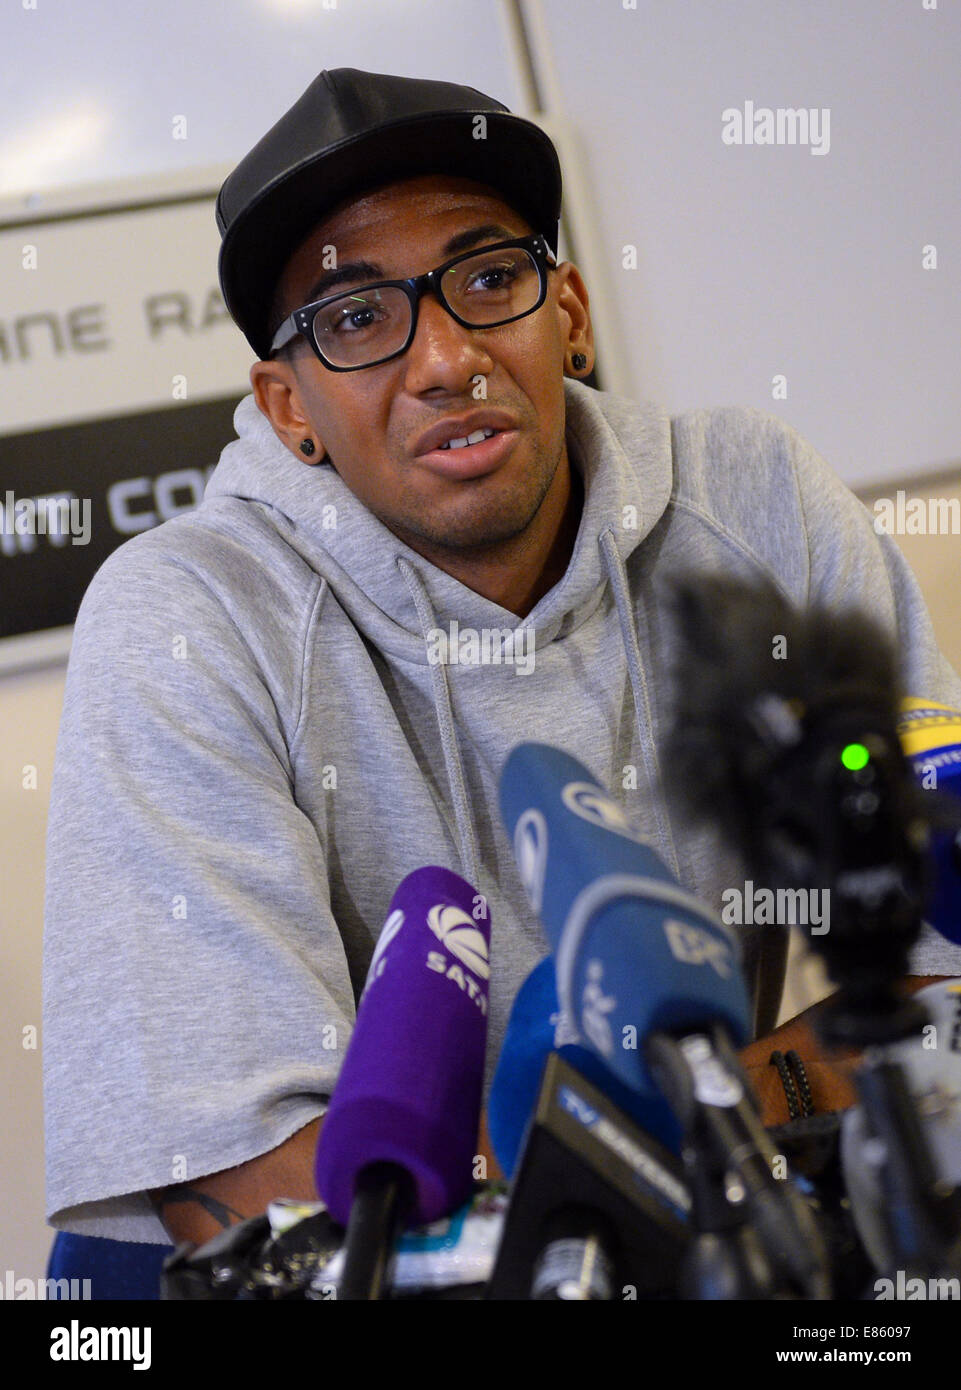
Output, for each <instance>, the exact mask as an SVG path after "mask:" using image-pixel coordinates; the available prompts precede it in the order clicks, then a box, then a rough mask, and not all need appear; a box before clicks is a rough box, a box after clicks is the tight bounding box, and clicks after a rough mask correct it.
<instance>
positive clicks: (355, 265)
mask: <svg viewBox="0 0 961 1390" xmlns="http://www.w3.org/2000/svg"><path fill="white" fill-rule="evenodd" d="M518 235H520V233H518V232H512V231H511V230H510V229H509V228H508V227H502V226H501V225H500V223H499V222H485V223H484V225H483V226H481V227H470V228H468V230H467V231H465V232H457V234H456V235H455V236H452V237H451V239H450V240H449V241H448V242H446V243H445V245H444V246H443V247H442V248H441V256H442V257H443V258H444V259H446V258H447V257H449V256H456V255H457V254H458V253H459V252H461V251H469V250H470V249H471V247H473V246H476V245H477V244H478V242H481V241H489V240H491V238H496V240H497V241H513V240H514V238H515V237H516V236H518ZM389 278H391V277H389V276H388V275H387V272H386V271H385V270H384V267H383V266H382V265H378V263H377V262H376V261H345V262H344V264H343V265H339V266H337V268H336V269H332V270H327V271H325V272H324V274H323V275H321V277H320V279H319V280H317V281H315V282H314V284H313V285H312V286H311V288H310V289H309V290H308V291H307V295H306V298H305V300H304V303H308V304H309V303H311V302H312V301H313V300H315V299H323V297H324V296H325V295H326V294H328V293H329V292H330V291H331V290H333V289H335V288H336V286H337V285H344V284H353V285H356V284H364V283H366V282H368V281H371V280H387V279H389ZM396 278H398V279H403V278H404V277H403V276H398V277H396Z"/></svg>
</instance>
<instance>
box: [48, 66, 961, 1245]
mask: <svg viewBox="0 0 961 1390" xmlns="http://www.w3.org/2000/svg"><path fill="white" fill-rule="evenodd" d="M560 193H561V185H560V173H559V168H558V166H557V159H556V154H555V153H554V151H553V147H552V146H551V145H550V142H549V141H548V140H547V139H546V137H545V136H544V135H543V133H542V132H540V131H539V130H537V128H536V127H534V126H532V125H530V124H529V123H527V122H524V121H520V120H518V119H517V118H516V117H513V116H511V115H510V114H509V113H506V110H505V108H503V107H502V106H500V104H499V103H497V102H494V101H492V100H491V99H490V98H488V97H485V96H483V95H482V94H481V93H478V92H475V91H473V89H469V88H460V87H455V86H452V85H451V84H447V83H434V82H420V81H413V80H410V79H403V78H396V77H391V76H386V75H379V74H369V73H362V72H358V71H356V70H353V69H341V70H337V71H334V72H325V73H322V74H321V75H320V77H318V78H317V79H316V81H315V82H314V83H313V84H311V87H310V88H308V90H307V92H306V93H305V94H304V96H303V97H301V99H300V100H299V101H298V103H296V104H295V106H294V107H293V108H292V109H291V111H289V112H288V113H287V114H286V115H285V116H284V117H283V118H282V119H281V121H280V122H278V124H277V126H275V127H274V129H273V130H272V131H271V132H269V133H268V134H267V135H266V136H265V137H264V139H263V140H262V141H261V142H260V143H259V144H258V145H257V146H256V147H255V149H254V150H253V151H252V152H251V153H250V154H249V155H248V156H247V157H246V159H245V160H244V161H242V163H241V164H240V166H238V169H237V170H235V171H234V173H233V174H232V175H231V177H230V178H229V179H228V180H227V182H226V183H225V185H224V188H223V189H222V190H221V194H220V198H219V199H218V220H219V223H220V227H221V231H222V233H223V237H224V241H223V247H222V253H221V267H220V268H221V283H222V286H223V289H224V295H225V299H226V302H227V304H228V307H229V308H230V310H231V312H232V314H233V315H234V317H235V319H236V320H237V322H238V324H239V325H240V326H241V328H242V329H243V331H244V332H245V334H246V335H247V337H248V340H249V341H250V343H251V346H252V347H253V349H254V351H255V352H256V354H257V356H258V359H259V360H258V361H257V362H256V363H255V364H254V366H253V367H252V369H251V374H250V377H251V385H252V388H253V396H252V398H251V397H248V398H246V399H245V400H244V401H243V402H242V403H241V405H240V406H239V407H238V410H237V413H236V416H235V425H236V428H237V434H238V438H237V440H235V441H233V442H231V443H230V444H228V445H227V446H226V448H225V449H224V451H223V454H222V456H221V461H220V464H219V466H218V468H217V470H216V472H215V474H214V476H213V477H212V479H211V482H210V485H209V487H208V489H207V493H206V495H205V499H204V502H203V504H202V506H201V507H200V508H199V509H197V511H195V512H194V513H191V514H190V515H189V516H184V517H180V518H177V519H175V520H174V521H172V522H168V523H166V524H165V525H164V526H162V527H160V528H158V529H156V530H154V531H152V532H148V533H145V534H143V535H141V536H139V537H137V538H135V539H134V540H132V541H130V542H128V543H127V544H126V545H124V546H122V547H121V548H120V550H118V551H117V552H115V553H114V554H113V555H112V556H111V557H110V558H109V559H108V561H107V562H106V563H105V565H104V566H103V567H102V568H101V570H100V571H99V572H98V574H97V576H96V577H95V579H94V581H93V582H92V584H91V585H90V588H89V589H88V591H87V594H86V595H85V597H84V601H83V605H82V607H81V610H80V614H79V615H78V621H77V626H76V632H75V639H74V646H73V649H72V653H71V661H70V669H69V673H68V683H67V692H66V698H65V704H64V715H63V724H62V728H61V734H60V741H59V744H58V750H57V763H56V773H55V786H54V793H53V799H52V805H51V814H50V827H49V843H48V875H49V877H48V894H47V924H46V944H45V950H46V963H45V989H46V996H45V1030H46V1032H45V1067H46V1084H47V1097H46V1100H47V1125H48V1206H49V1213H50V1218H51V1219H52V1220H53V1221H55V1223H56V1224H59V1225H62V1226H64V1227H66V1228H68V1229H73V1230H78V1231H86V1232H88V1233H91V1234H102V1235H113V1236H117V1237H120V1238H126V1239H141V1240H154V1241H158V1240H164V1239H165V1232H166V1233H169V1234H170V1235H171V1236H173V1237H174V1238H176V1239H178V1240H179V1239H191V1240H196V1241H202V1240H205V1239H207V1238H208V1237H209V1236H211V1235H213V1234H214V1233H215V1232H216V1230H217V1229H218V1228H219V1226H220V1225H221V1224H224V1223H227V1222H229V1221H233V1220H237V1219H240V1218H241V1217H243V1216H248V1215H252V1214H255V1213H258V1212H260V1211H262V1210H263V1209H264V1208H265V1206H266V1204H267V1202H268V1201H269V1200H270V1199H271V1198H272V1197H274V1196H277V1195H287V1196H294V1197H297V1196H302V1197H309V1196H312V1195H313V1179H312V1171H313V1155H314V1148H315V1144H316V1137H317V1131H318V1127H319V1124H320V1123H321V1121H322V1115H323V1110H324V1107H325V1103H326V1098H327V1097H328V1096H329V1094H330V1092H331V1090H332V1088H333V1085H334V1083H335V1081H336V1077H337V1072H338V1069H339V1066H340V1062H341V1060H342V1057H343V1052H344V1047H345V1046H346V1043H347V1040H348V1037H349V1032H350V1026H351V1022H352V1019H353V1015H354V1005H355V999H356V997H357V996H358V994H359V992H360V989H361V987H362V985H363V981H364V976H365V973H366V969H367V965H368V963H369V960H370V956H371V953H372V950H373V946H374V943H375V940H376V937H377V934H378V931H379V928H380V926H381V924H382V922H383V920H384V916H385V914H386V911H387V907H388V904H389V902H390V898H391V896H392V894H393V891H394V889H395V888H396V886H397V885H398V883H400V881H401V880H402V879H403V877H404V876H405V875H406V874H407V873H409V872H410V871H411V870H413V869H415V868H417V867H419V866H421V865H423V864H428V863H440V864H445V865H447V866H448V867H450V868H452V869H454V870H456V871H457V872H459V873H461V874H463V875H464V877H466V878H467V879H468V880H469V881H470V882H471V883H472V884H473V885H474V886H475V887H476V888H477V890H478V892H479V893H480V894H482V895H483V896H484V898H485V899H486V901H487V903H488V904H489V905H490V913H491V924H492V943H493V944H492V980H491V1016H490V1028H491V1032H490V1044H489V1059H488V1078H489V1075H490V1071H491V1069H492V1067H493V1063H494V1062H495V1061H496V1057H497V1053H498V1050H499V1046H500V1041H501V1038H502V1036H503V1031H504V1025H505V1021H506V1016H507V1013H508V1011H509V1008H510V1004H511V1002H512V999H513V997H514V995H515V994H516V991H517V989H518V987H519V985H520V983H521V981H522V980H523V979H524V978H525V976H526V975H527V973H528V972H529V971H530V969H531V968H532V967H533V966H534V965H535V964H536V962H537V961H538V960H539V959H540V958H542V957H543V955H544V953H545V940H544V936H543V933H542V930H541V928H540V927H539V924H538V923H537V921H536V919H535V918H534V917H533V915H532V914H531V913H530V912H529V910H528V909H527V907H526V903H525V899H524V894H523V890H522V887H521V884H520V880H519V877H518V874H517V871H516V868H515V866H514V863H513V859H512V855H511V851H510V846H509V845H508V843H507V840H506V836H505V834H504V831H503V829H502V828H501V826H500V822H499V816H498V813H497V799H496V798H497V779H498V776H499V772H500V769H501V767H502V765H503V762H504V759H505V758H506V756H507V754H508V752H509V751H510V748H511V747H512V746H513V744H514V743H516V742H517V741H519V740H521V739H528V738H530V739H537V740H540V741H543V742H549V743H557V744H559V745H560V746H562V747H564V748H566V749H568V750H569V751H571V752H572V753H574V754H575V755H576V756H577V757H579V758H580V759H581V760H582V761H583V762H585V763H586V764H587V765H588V766H589V767H590V768H591V770H592V771H593V772H594V773H595V775H597V776H598V777H599V778H600V779H601V780H602V781H603V782H605V783H606V784H607V785H609V786H610V787H611V788H612V789H613V791H614V794H615V795H617V796H618V797H619V798H620V799H621V800H622V801H623V803H624V805H625V808H626V810H627V811H628V813H629V814H630V815H631V816H632V817H633V818H634V819H635V821H636V823H637V824H638V825H639V827H640V828H641V830H642V831H643V832H644V833H645V834H646V835H647V836H648V837H649V838H650V839H651V840H652V842H653V843H654V844H655V845H656V846H657V847H658V849H659V851H660V852H661V853H662V855H663V856H664V858H665V860H666V862H668V864H670V865H671V867H672V868H673V869H674V871H675V872H676V873H677V875H678V878H679V879H680V881H681V882H682V883H683V884H684V885H685V886H686V887H688V888H691V889H693V890H694V891H696V892H698V893H700V894H701V895H702V896H703V897H705V898H706V899H707V900H708V901H709V902H711V903H713V905H714V906H715V907H718V905H719V900H720V893H721V891H722V889H723V888H724V886H726V885H732V884H737V883H739V882H742V881H743V877H744V871H743V866H740V865H739V864H737V862H736V861H735V859H734V858H733V857H732V856H731V855H730V853H728V852H726V851H724V850H723V849H722V848H721V846H720V844H719V841H718V837H717V835H715V834H713V833H712V832H710V831H708V830H698V831H694V830H692V829H691V828H690V827H689V826H686V825H682V824H680V823H676V822H675V821H672V817H671V815H670V813H669V810H668V807H667V804H666V801H665V798H664V794H663V786H662V776H661V773H662V769H661V767H660V762H659V758H660V752H661V749H662V746H663V738H664V734H665V731H666V729H667V727H668V725H669V722H670V716H671V692H670V684H669V680H668V676H667V674H666V672H667V669H668V665H669V656H670V643H671V636H670V632H669V630H668V625H667V624H666V623H665V622H664V617H663V609H662V604H661V599H662V589H661V585H662V582H663V581H664V580H667V579H669V578H670V577H671V576H672V575H674V574H676V573H677V572H678V571H679V570H680V569H682V568H683V569H685V570H690V569H692V568H701V569H703V570H704V571H706V572H707V571H712V570H718V569H724V570H725V571H727V572H729V573H731V572H733V573H735V574H740V575H742V576H746V577H749V576H758V575H760V574H767V575H769V576H773V577H775V578H776V579H777V581H778V583H779V584H780V587H781V589H782V591H783V592H785V593H786V595H787V596H788V597H789V598H791V599H793V600H794V601H796V602H798V603H804V602H806V601H809V600H812V599H815V598H819V599H823V600H826V601H829V602H835V603H838V604H842V603H845V602H851V603H858V602H860V603H863V604H865V605H867V606H868V607H870V608H871V610H872V611H873V612H874V613H875V615H876V616H877V617H878V618H879V619H880V620H881V621H882V622H884V623H885V624H886V625H887V626H888V627H889V629H890V630H891V631H892V632H893V633H895V634H897V636H898V637H899V639H900V641H901V646H902V662H903V671H904V677H905V685H906V687H907V688H909V689H910V690H911V691H912V692H920V693H923V694H925V695H927V696H929V697H931V698H934V699H941V700H943V701H945V702H946V703H953V704H958V703H959V702H961V685H959V683H958V680H957V677H956V676H955V675H954V673H953V672H952V671H951V670H950V669H949V667H948V666H947V664H946V663H945V662H944V661H943V659H942V658H941V657H940V656H939V654H938V652H937V648H936V645H935V642H934V639H933V636H932V633H931V628H930V623H929V622H928V619H927V615H926V613H925V611H924V607H923V603H922V601H921V599H920V596H919V593H918V590H917V586H916V584H915V582H914V580H913V578H912V576H911V575H910V572H909V571H908V570H907V567H906V566H905V565H904V563H903V561H902V560H901V559H900V556H899V555H898V553H897V551H896V550H895V548H894V546H893V544H892V543H891V542H890V541H889V540H888V538H887V537H880V538H879V537H877V536H876V535H875V534H874V532H873V530H872V527H871V524H870V520H869V518H868V517H867V514H866V512H865V511H864V509H863V508H861V507H860V505H859V504H858V503H857V502H856V501H855V499H854V498H853V497H852V496H851V494H850V493H849V492H848V491H847V490H846V489H845V488H843V487H842V486H841V484H840V483H839V482H838V480H837V479H836V478H835V477H834V476H833V474H831V473H830V471H829V470H828V469H827V468H826V466H825V465H824V464H823V463H822V462H821V461H820V460H819V459H818V458H817V456H816V455H815V454H813V452H812V451H811V450H810V449H809V448H808V446H807V445H805V444H804V442H803V441H802V440H800V439H799V438H798V437H797V435H796V434H794V433H793V431H791V430H790V429H788V428H786V427H784V426H782V425H781V424H780V423H779V422H778V421H777V420H774V419H772V418H769V417H767V416H764V415H762V414H760V413H758V412H754V411H739V410H730V411H710V412H709V411H700V412H694V413H692V414H690V415H687V416H684V417H682V418H680V419H677V420H674V421H671V420H670V419H669V418H668V417H667V416H666V414H664V412H662V411H660V410H659V409H657V408H656V407H654V406H650V405H637V404H634V403H632V402H628V401H624V400H620V399H618V398H616V397H613V396H609V395H603V394H600V393H596V392H593V391H591V390H590V389H589V388H587V387H586V386H584V385H583V383H582V382H581V381H579V380H578V378H579V377H580V378H582V377H585V376H586V375H587V374H588V373H589V372H590V370H591V367H592V364H593V336H592V329H591V321H590V312H589V299H588V293H587V289H586V287H585V285H584V283H583V281H582V279H581V276H580V275H579V273H578V271H577V269H576V267H575V266H573V265H572V264H570V263H565V264H563V265H557V264H556V259H555V256H554V254H553V253H554V251H555V250H556V232H557V220H558V216H559V210H560ZM384 282H392V283H389V284H388V283H384ZM741 934H742V944H743V947H744V960H745V969H746V972H747V976H748V980H749V983H750V985H751V988H752V992H753V994H754V997H755V1000H756V1011H755V1027H756V1032H757V1033H758V1034H759V1035H761V1037H762V1039H763V1040H762V1041H759V1042H757V1043H755V1044H753V1045H752V1047H751V1048H750V1049H748V1051H747V1053H746V1054H745V1058H746V1060H747V1062H748V1063H749V1064H750V1065H752V1066H756V1067H757V1068H758V1071H759V1073H761V1074H763V1075H764V1076H765V1077H767V1076H768V1075H769V1076H770V1079H769V1080H765V1083H764V1086H765V1095H766V1102H765V1103H766V1107H767V1113H768V1116H769V1118H770V1117H776V1118H777V1117H780V1115H779V1111H778V1107H777V1103H776V1102H775V1100H774V1098H773V1092H772V1094H771V1095H767V1090H768V1089H769V1088H770V1087H771V1086H776V1085H777V1076H776V1074H775V1073H774V1069H773V1068H767V1067H766V1064H767V1061H768V1057H769V1055H770V1053H771V1050H772V1047H774V1046H779V1045H780V1046H782V1047H784V1046H786V1047H790V1046H791V1045H792V1043H794V1042H795V1041H798V1040H801V1048H800V1049H799V1050H801V1051H802V1054H803V1055H804V1056H805V1057H806V1058H807V1059H808V1060H809V1061H811V1065H810V1067H809V1073H810V1080H811V1084H812V1089H813V1090H814V1091H815V1098H816V1100H817V1101H818V1102H819V1103H820V1104H821V1106H822V1108H823V1106H824V1105H832V1104H834V1105H836V1104H843V1103H845V1102H846V1100H847V1099H848V1096H849V1092H847V1091H846V1090H845V1089H844V1083H843V1077H842V1076H841V1075H840V1073H839V1072H838V1070H837V1069H836V1068H833V1067H830V1066H828V1065H827V1064H823V1063H818V1062H817V1061H816V1059H815V1060H813V1061H812V1060H811V1059H812V1058H813V1057H814V1052H813V1045H812V1044H811V1041H810V1036H809V1035H808V1034H807V1033H806V1031H805V1024H804V1023H803V1022H802V1023H796V1024H794V1025H791V1028H790V1031H789V1033H788V1034H783V1033H782V1034H779V1035H773V1037H772V1036H765V1035H769V1034H770V1030H771V1028H772V1027H773V1024H774V1022H775V1018H776V1013H777V1006H778V1000H779V998H780V991H781V984H782V975H783V960H782V955H781V948H780V940H779V937H780V935H781V934H779V933H772V932H770V931H768V932H767V933H765V930H764V929H763V928H762V929H760V930H754V931H753V932H752V931H751V930H750V929H742V932H741ZM914 969H915V970H916V972H917V975H918V976H919V977H922V979H921V981H919V982H923V977H924V976H925V975H928V976H930V975H935V974H941V973H944V974H954V973H961V953H959V952H957V951H952V949H951V948H949V947H948V946H947V945H944V944H943V943H940V942H938V941H936V940H935V939H933V937H932V934H931V933H930V932H928V933H927V934H926V937H925V940H924V942H923V943H922V945H921V947H920V948H919V950H918V952H917V953H916V958H915V962H914ZM148 1194H150V1196H151V1197H152V1200H153V1201H154V1202H155V1203H156V1211H155V1210H154V1209H153V1208H152V1207H151V1204H150V1199H149V1198H148ZM158 1212H159V1216H158V1214H157V1213H158ZM161 1221H162V1223H163V1224H161Z"/></svg>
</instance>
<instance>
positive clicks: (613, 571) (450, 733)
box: [397, 527, 681, 885]
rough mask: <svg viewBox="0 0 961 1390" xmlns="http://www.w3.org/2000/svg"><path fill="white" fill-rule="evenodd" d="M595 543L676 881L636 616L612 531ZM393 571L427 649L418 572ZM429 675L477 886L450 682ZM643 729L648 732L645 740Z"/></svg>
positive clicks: (443, 674)
mask: <svg viewBox="0 0 961 1390" xmlns="http://www.w3.org/2000/svg"><path fill="white" fill-rule="evenodd" d="M599 544H600V550H601V555H602V556H603V559H604V566H605V568H606V570H607V576H608V579H609V580H610V584H611V591H612V593H613V595H614V602H615V605H616V607H617V615H618V619H619V621H620V628H621V639H622V641H623V643H624V652H625V655H626V657H627V669H628V672H629V674H630V679H631V691H632V694H633V697H634V712H635V715H636V719H637V734H638V742H639V744H640V748H641V756H642V757H643V759H644V769H645V772H646V774H647V779H648V785H649V786H650V789H651V805H652V807H653V810H654V815H655V817H656V820H657V828H658V835H659V837H660V841H661V844H662V845H663V846H664V847H665V849H666V851H667V855H668V859H669V861H670V867H671V869H672V870H673V872H674V875H675V877H676V878H677V879H678V880H680V877H681V871H680V866H679V864H678V859H677V850H676V848H675V844H674V835H673V833H672V830H671V821H670V815H669V813H668V810H667V806H666V803H665V801H664V796H663V792H662V790H661V774H660V768H659V766H658V760H657V752H656V749H655V748H654V740H653V737H652V734H651V731H652V729H653V723H652V719H651V705H650V699H649V696H648V690H647V681H646V680H645V677H644V670H643V667H642V665H641V648H640V642H639V640H638V635H637V626H636V618H635V616H634V612H633V607H632V604H631V601H630V590H629V588H628V583H627V572H626V570H625V568H624V561H623V560H622V559H621V557H620V555H619V553H618V550H617V543H616V541H615V539H614V533H613V531H611V529H610V527H608V528H607V529H606V530H605V531H602V532H601V535H600V540H599ZM397 567H398V569H399V570H400V572H401V574H402V575H403V576H404V579H405V580H406V581H407V587H408V589H409V590H410V595H411V598H412V599H413V602H414V607H415V609H416V610H417V617H418V619H419V620H420V625H421V632H422V634H423V638H424V643H425V645H426V644H427V643H428V642H429V640H430V639H429V634H430V632H431V631H432V630H433V629H434V628H436V626H437V618H436V615H435V614H434V610H433V608H432V607H431V602H430V597H429V595H428V593H427V587H426V585H425V584H424V581H423V579H422V578H421V576H420V574H418V572H417V570H416V569H415V568H414V566H413V565H412V564H411V563H410V562H409V561H408V560H407V559H406V558H405V556H403V555H398V556H397ZM430 672H431V684H432V686H433V690H434V710H435V712H436V714H437V723H438V727H439V729H440V742H441V748H442V750H443V754H444V766H445V768H446V770H447V780H448V782H449V783H450V789H451V796H452V798H453V802H454V819H455V821H456V824H457V834H458V838H459V841H460V857H461V863H462V865H463V870H464V877H465V878H466V879H467V880H468V882H470V883H473V884H475V885H476V884H477V881H478V874H479V870H480V850H479V847H478V838H477V830H476V827H475V825H474V820H473V816H472V814H471V804H470V796H469V795H468V791H467V779H466V778H465V776H464V764H463V760H462V759H461V755H460V748H459V746H458V742H457V733H456V730H455V728H454V712H453V707H452V705H451V698H450V684H449V682H448V678H447V671H446V669H445V667H444V663H443V662H436V663H435V662H431V663H430ZM645 731H647V736H646V737H645Z"/></svg>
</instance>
